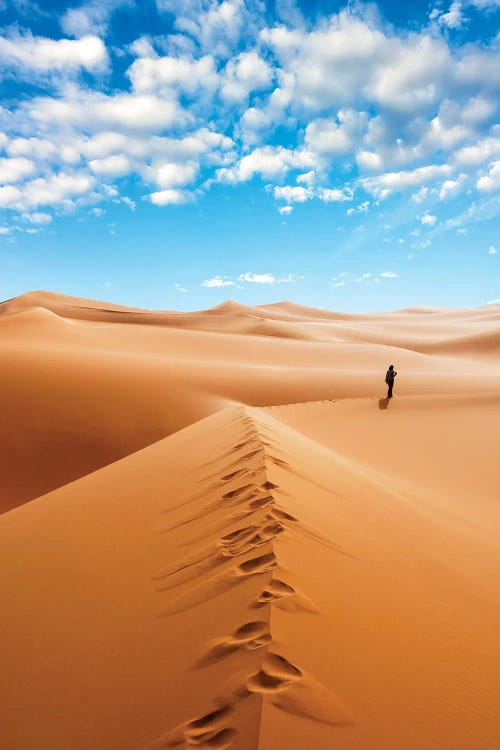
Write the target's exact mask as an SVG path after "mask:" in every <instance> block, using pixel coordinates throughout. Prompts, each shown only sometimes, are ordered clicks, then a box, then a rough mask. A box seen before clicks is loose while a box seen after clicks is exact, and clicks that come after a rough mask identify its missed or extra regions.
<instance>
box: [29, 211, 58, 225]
mask: <svg viewBox="0 0 500 750" xmlns="http://www.w3.org/2000/svg"><path fill="white" fill-rule="evenodd" d="M23 219H26V221H29V222H30V224H50V222H51V221H52V216H51V215H50V214H43V213H38V212H35V213H32V214H23Z"/></svg>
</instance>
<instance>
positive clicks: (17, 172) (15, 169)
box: [0, 158, 35, 185]
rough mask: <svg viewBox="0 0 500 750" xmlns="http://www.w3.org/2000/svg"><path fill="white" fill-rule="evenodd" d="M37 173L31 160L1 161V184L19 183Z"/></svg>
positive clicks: (14, 159)
mask: <svg viewBox="0 0 500 750" xmlns="http://www.w3.org/2000/svg"><path fill="white" fill-rule="evenodd" d="M34 172H35V165H34V164H33V162H32V161H30V160H29V159H23V158H18V159H16V158H13V159H0V184H2V185H5V183H8V182H19V180H22V179H23V178H24V177H27V176H28V175H31V174H33V173H34Z"/></svg>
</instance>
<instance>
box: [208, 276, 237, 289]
mask: <svg viewBox="0 0 500 750" xmlns="http://www.w3.org/2000/svg"><path fill="white" fill-rule="evenodd" d="M201 286H206V287H208V288H209V289H220V288H222V287H225V286H235V282H234V281H232V280H231V279H230V278H229V276H213V277H212V278H211V279H205V281H202V282H201Z"/></svg>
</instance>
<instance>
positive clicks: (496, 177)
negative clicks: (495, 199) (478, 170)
mask: <svg viewBox="0 0 500 750" xmlns="http://www.w3.org/2000/svg"><path fill="white" fill-rule="evenodd" d="M476 187H477V189H478V190H480V191H481V192H485V193H491V192H492V191H493V190H500V161H495V162H493V164H492V165H491V166H490V171H489V173H488V174H487V175H486V176H485V177H480V178H479V180H478V181H477V185H476Z"/></svg>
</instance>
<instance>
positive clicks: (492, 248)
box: [488, 245, 498, 255]
mask: <svg viewBox="0 0 500 750" xmlns="http://www.w3.org/2000/svg"><path fill="white" fill-rule="evenodd" d="M497 253H498V250H497V249H496V247H495V246H494V245H490V246H489V248H488V255H496V254H497Z"/></svg>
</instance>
